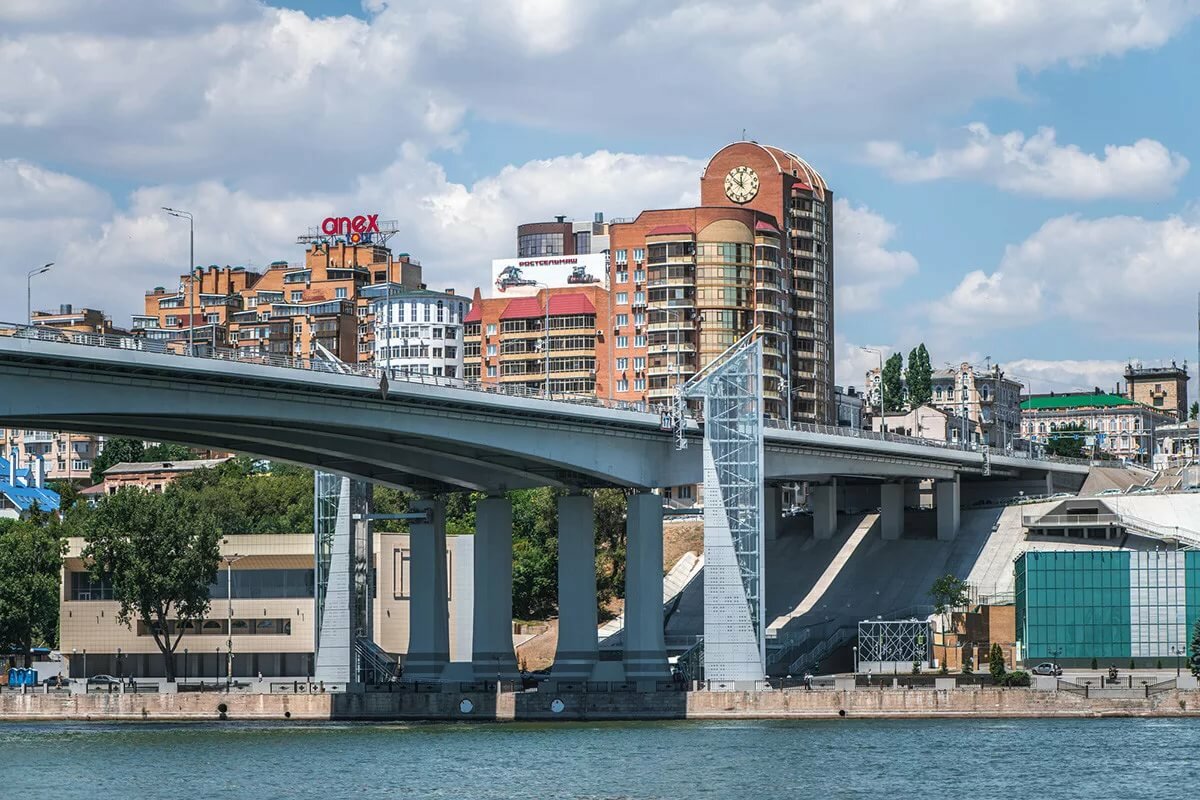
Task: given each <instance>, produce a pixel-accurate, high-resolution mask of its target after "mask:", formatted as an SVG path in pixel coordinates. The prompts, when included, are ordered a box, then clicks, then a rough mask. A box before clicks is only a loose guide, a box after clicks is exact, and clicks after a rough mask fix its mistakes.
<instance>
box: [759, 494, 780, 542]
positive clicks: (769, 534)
mask: <svg viewBox="0 0 1200 800" xmlns="http://www.w3.org/2000/svg"><path fill="white" fill-rule="evenodd" d="M782 526H783V487H781V486H764V487H763V537H764V538H765V539H766V540H767V541H769V542H770V541H774V540H775V539H778V538H779V529H780V528H781V527H782Z"/></svg>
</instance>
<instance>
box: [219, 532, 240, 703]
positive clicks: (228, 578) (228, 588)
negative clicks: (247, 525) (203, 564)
mask: <svg viewBox="0 0 1200 800" xmlns="http://www.w3.org/2000/svg"><path fill="white" fill-rule="evenodd" d="M243 558H245V556H239V555H238V554H236V553H233V554H231V555H227V556H224V557H223V560H224V561H225V599H226V600H227V601H228V603H229V615H228V617H227V618H226V621H225V624H226V626H227V627H226V629H225V647H226V649H227V652H226V657H225V691H229V687H230V686H231V685H232V683H233V562H235V561H240V560H241V559H243ZM217 652H218V653H220V652H221V649H220V648H217Z"/></svg>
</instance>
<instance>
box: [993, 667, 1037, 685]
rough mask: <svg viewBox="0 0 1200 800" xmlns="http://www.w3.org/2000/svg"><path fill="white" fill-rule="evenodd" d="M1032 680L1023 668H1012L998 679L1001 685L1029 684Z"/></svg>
mask: <svg viewBox="0 0 1200 800" xmlns="http://www.w3.org/2000/svg"><path fill="white" fill-rule="evenodd" d="M1032 683H1033V680H1032V679H1031V678H1030V677H1029V673H1028V672H1026V671H1025V670H1023V669H1018V670H1013V671H1012V672H1009V673H1008V674H1006V675H1005V676H1004V677H1003V678H1001V679H1000V685H1001V686H1029V685H1031V684H1032Z"/></svg>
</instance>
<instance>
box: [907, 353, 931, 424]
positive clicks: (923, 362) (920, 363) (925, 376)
mask: <svg viewBox="0 0 1200 800" xmlns="http://www.w3.org/2000/svg"><path fill="white" fill-rule="evenodd" d="M904 381H905V383H906V384H907V385H908V403H909V405H910V406H911V407H913V408H916V407H917V406H920V405H924V404H926V403H928V402H929V401H931V400H932V399H933V365H932V364H931V363H930V362H929V351H928V350H926V349H925V343H924V342H922V343H921V344H920V345H918V346H917V347H914V348H913V350H912V352H910V353H909V354H908V368H907V369H906V370H905V372H904Z"/></svg>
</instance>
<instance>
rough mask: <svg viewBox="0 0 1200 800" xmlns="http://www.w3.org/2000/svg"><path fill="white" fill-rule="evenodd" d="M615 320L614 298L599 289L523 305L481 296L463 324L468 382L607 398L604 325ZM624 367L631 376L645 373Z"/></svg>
mask: <svg viewBox="0 0 1200 800" xmlns="http://www.w3.org/2000/svg"><path fill="white" fill-rule="evenodd" d="M610 313H611V309H610V304H609V293H608V292H607V291H606V290H605V289H604V288H603V287H601V286H596V285H586V286H578V287H576V286H564V287H556V288H548V289H539V290H538V291H537V293H536V294H533V295H523V296H519V297H489V298H484V297H482V293H481V292H480V290H479V289H476V290H475V296H474V299H473V300H472V301H471V308H470V311H469V312H468V313H467V315H466V317H464V319H463V323H464V324H463V377H464V378H465V379H466V380H467V381H469V382H479V383H482V384H484V385H492V386H503V387H505V388H506V389H507V390H510V391H513V392H518V393H522V394H529V395H533V396H544V395H545V394H547V392H548V394H549V395H550V396H562V395H590V396H597V397H606V396H608V394H609V392H610V390H611V381H612V375H613V369H614V359H613V354H612V349H611V347H610V338H609V336H608V335H607V333H606V332H605V331H604V330H603V327H602V326H601V325H600V324H599V321H601V320H606V319H608V318H609V315H610ZM547 323H548V324H549V327H548V328H547ZM547 343H548V345H549V358H547ZM622 366H624V368H625V374H626V376H629V375H631V374H636V371H637V369H636V367H641V369H642V370H643V371H644V369H645V365H644V363H642V364H638V365H631V364H624V365H622ZM547 375H548V377H549V389H548V390H547V386H546V381H547ZM625 379H626V380H628V377H626V378H625ZM642 380H644V378H643V379H642Z"/></svg>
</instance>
